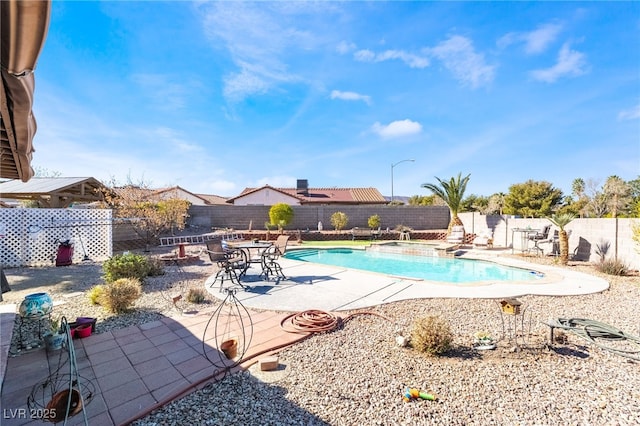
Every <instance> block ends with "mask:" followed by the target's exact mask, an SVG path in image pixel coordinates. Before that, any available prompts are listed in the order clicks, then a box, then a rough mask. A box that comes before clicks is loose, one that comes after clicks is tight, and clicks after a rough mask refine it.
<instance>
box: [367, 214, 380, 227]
mask: <svg viewBox="0 0 640 426" xmlns="http://www.w3.org/2000/svg"><path fill="white" fill-rule="evenodd" d="M367 225H369V228H371V229H377V228H380V216H378V215H377V214H374V215H372V216H369V219H367Z"/></svg>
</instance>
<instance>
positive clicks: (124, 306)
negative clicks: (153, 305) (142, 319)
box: [99, 278, 142, 314]
mask: <svg viewBox="0 0 640 426" xmlns="http://www.w3.org/2000/svg"><path fill="white" fill-rule="evenodd" d="M141 295H142V285H141V284H140V280H138V279H137V278H120V279H117V280H115V281H113V282H110V283H108V284H106V285H105V286H104V293H103V294H102V296H101V297H100V299H99V300H100V305H102V306H103V307H104V308H105V309H107V310H109V311H111V312H113V313H114V314H120V313H123V312H126V311H128V310H129V309H130V308H131V306H133V304H134V303H135V301H136V300H137V299H138V298H140V296H141Z"/></svg>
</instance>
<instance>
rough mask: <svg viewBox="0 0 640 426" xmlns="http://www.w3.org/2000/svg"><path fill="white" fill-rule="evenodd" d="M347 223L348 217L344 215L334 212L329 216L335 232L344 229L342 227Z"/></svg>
mask: <svg viewBox="0 0 640 426" xmlns="http://www.w3.org/2000/svg"><path fill="white" fill-rule="evenodd" d="M347 223H349V217H348V216H347V214H346V213H343V212H335V213H334V214H332V215H331V224H332V225H333V227H334V228H335V229H336V231H340V230H342V229H344V227H345V226H347Z"/></svg>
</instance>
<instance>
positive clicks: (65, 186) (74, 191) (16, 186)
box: [0, 177, 105, 207]
mask: <svg viewBox="0 0 640 426" xmlns="http://www.w3.org/2000/svg"><path fill="white" fill-rule="evenodd" d="M103 188H105V186H104V185H103V184H102V183H101V182H100V181H98V180H97V179H94V178H92V177H55V178H42V177H34V178H31V179H30V180H29V181H28V182H22V181H21V180H19V179H14V180H10V181H7V182H2V183H0V196H2V198H9V199H14V200H36V201H39V202H40V203H41V204H43V205H44V206H46V207H68V206H69V205H70V204H71V203H74V202H83V203H91V202H94V201H100V200H102V191H101V190H102V189H103Z"/></svg>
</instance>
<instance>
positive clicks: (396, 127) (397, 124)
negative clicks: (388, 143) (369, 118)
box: [371, 119, 422, 139]
mask: <svg viewBox="0 0 640 426" xmlns="http://www.w3.org/2000/svg"><path fill="white" fill-rule="evenodd" d="M371 130H373V132H374V133H376V134H378V136H380V137H382V138H385V139H390V138H398V137H403V136H410V135H415V134H418V133H420V132H422V124H420V123H417V122H415V121H411V120H409V119H405V120H397V121H392V122H391V123H389V124H387V125H386V126H383V125H382V124H380V123H378V122H376V123H374V125H373V126H371Z"/></svg>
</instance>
